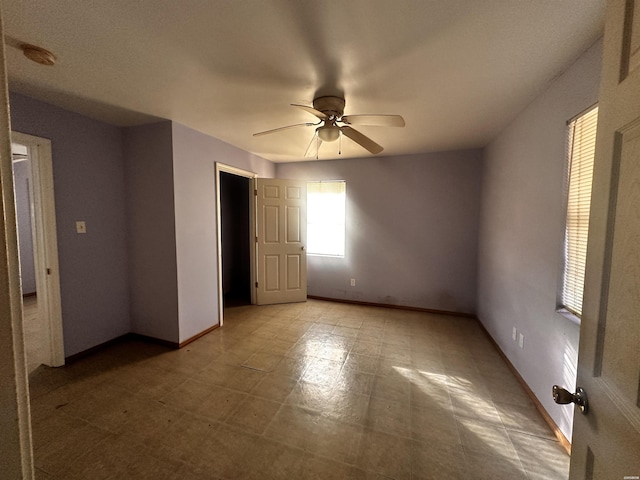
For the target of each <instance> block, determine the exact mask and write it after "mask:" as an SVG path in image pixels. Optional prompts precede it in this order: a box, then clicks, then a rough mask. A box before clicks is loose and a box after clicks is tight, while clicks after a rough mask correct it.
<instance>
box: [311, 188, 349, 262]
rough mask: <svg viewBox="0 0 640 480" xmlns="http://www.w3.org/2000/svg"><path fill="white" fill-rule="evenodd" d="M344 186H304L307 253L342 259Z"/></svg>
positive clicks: (343, 242) (343, 247) (345, 189)
mask: <svg viewBox="0 0 640 480" xmlns="http://www.w3.org/2000/svg"><path fill="white" fill-rule="evenodd" d="M346 191H347V187H346V182H345V181H343V180H340V181H322V182H308V183H307V244H308V245H307V252H308V253H309V254H311V255H331V256H336V257H344V249H345V246H344V244H345V201H346Z"/></svg>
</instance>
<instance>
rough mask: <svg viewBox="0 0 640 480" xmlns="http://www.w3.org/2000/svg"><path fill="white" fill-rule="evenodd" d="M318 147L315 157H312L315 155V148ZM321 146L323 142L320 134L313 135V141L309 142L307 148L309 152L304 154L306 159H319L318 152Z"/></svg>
mask: <svg viewBox="0 0 640 480" xmlns="http://www.w3.org/2000/svg"><path fill="white" fill-rule="evenodd" d="M314 145H315V146H316V149H315V155H311V154H312V153H313V146H314ZM320 145H322V140H320V139H319V138H318V132H316V133H314V134H313V137H311V141H310V142H309V146H308V147H307V151H306V152H304V156H305V157H313V156H315V157H316V158H317V157H318V151H319V150H320Z"/></svg>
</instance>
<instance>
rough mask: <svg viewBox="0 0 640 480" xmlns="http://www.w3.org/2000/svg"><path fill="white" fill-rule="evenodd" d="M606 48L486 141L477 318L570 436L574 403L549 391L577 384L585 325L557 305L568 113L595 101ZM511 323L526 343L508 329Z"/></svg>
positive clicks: (576, 66)
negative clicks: (581, 328) (556, 400)
mask: <svg viewBox="0 0 640 480" xmlns="http://www.w3.org/2000/svg"><path fill="white" fill-rule="evenodd" d="M601 49H602V46H601V43H600V42H598V43H597V44H595V45H594V46H592V47H591V48H590V49H589V50H588V51H587V52H586V53H585V54H584V55H582V56H581V57H580V59H579V60H578V61H577V62H575V63H574V64H573V65H571V66H570V67H569V68H568V69H567V70H566V71H565V73H564V74H563V75H562V76H560V77H559V78H558V79H557V80H556V81H555V82H554V83H553V84H552V85H550V86H549V88H548V89H547V90H546V91H545V92H544V93H543V94H541V95H540V96H539V97H538V98H537V99H536V100H535V101H534V102H533V103H531V104H530V105H529V106H528V107H527V108H526V109H525V110H524V111H523V112H522V113H521V114H520V115H519V116H518V117H517V118H516V119H514V120H513V122H511V124H510V125H509V126H508V127H507V128H506V129H505V130H504V131H503V132H502V133H501V134H500V135H499V136H498V137H497V138H496V139H495V140H494V141H493V142H492V143H491V144H490V145H489V146H488V147H487V148H486V149H485V168H484V178H483V190H482V213H481V227H480V241H479V254H478V258H479V264H478V265H479V266H478V271H479V275H478V286H479V290H478V313H479V317H480V320H481V321H482V323H483V324H484V325H485V327H486V328H487V330H488V331H489V332H490V334H491V335H492V336H493V338H494V339H495V340H496V342H497V343H498V345H499V346H500V348H501V349H502V351H503V352H505V354H506V355H507V356H508V357H509V359H510V361H511V363H513V365H514V366H515V367H516V368H517V369H518V371H519V372H520V374H521V375H522V377H523V378H524V380H525V381H526V382H527V384H528V385H529V386H530V387H531V388H532V390H533V392H534V393H535V394H536V396H537V397H538V399H539V400H540V401H541V402H542V404H543V406H544V407H545V409H546V410H547V411H548V412H549V413H550V414H551V416H552V417H553V419H554V421H555V422H556V423H557V424H558V426H559V427H560V428H561V429H562V431H563V432H564V434H565V435H566V436H567V438H569V439H571V431H572V409H571V408H569V407H567V406H559V405H556V404H555V403H554V402H553V400H552V399H551V393H550V392H551V386H552V385H553V384H560V385H564V386H565V387H567V388H568V389H570V390H572V389H573V388H574V387H575V374H576V362H577V353H578V339H579V326H578V325H577V324H575V323H573V322H571V321H570V320H568V319H566V318H565V317H563V316H561V315H559V314H558V313H556V305H557V303H556V302H557V298H558V293H559V290H560V281H561V267H562V249H563V236H564V217H565V202H566V192H565V190H564V182H565V175H566V150H565V146H566V132H567V130H566V122H567V120H569V119H571V118H572V117H573V116H575V115H577V114H578V113H580V112H581V111H583V110H584V109H586V108H588V107H589V106H591V105H593V104H594V103H595V102H596V101H597V98H598V88H599V81H600V57H601ZM514 326H515V327H516V328H517V329H518V332H521V333H523V334H524V336H525V341H524V348H523V349H521V348H519V347H518V345H517V343H516V342H514V341H513V340H512V338H511V333H512V329H513V327H514ZM572 391H573V390H572Z"/></svg>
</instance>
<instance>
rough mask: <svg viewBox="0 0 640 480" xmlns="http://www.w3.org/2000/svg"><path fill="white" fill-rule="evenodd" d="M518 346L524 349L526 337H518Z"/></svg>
mask: <svg viewBox="0 0 640 480" xmlns="http://www.w3.org/2000/svg"><path fill="white" fill-rule="evenodd" d="M518 346H519V347H520V348H524V335H523V334H520V336H519V337H518Z"/></svg>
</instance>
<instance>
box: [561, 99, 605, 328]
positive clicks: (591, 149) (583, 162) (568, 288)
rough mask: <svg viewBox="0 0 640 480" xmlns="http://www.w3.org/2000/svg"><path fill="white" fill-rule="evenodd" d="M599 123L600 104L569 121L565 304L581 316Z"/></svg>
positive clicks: (563, 300) (563, 291)
mask: <svg viewBox="0 0 640 480" xmlns="http://www.w3.org/2000/svg"><path fill="white" fill-rule="evenodd" d="M597 125H598V107H594V108H593V109H591V110H589V111H588V112H586V113H584V114H582V115H580V116H579V117H577V118H576V119H575V120H573V121H571V122H570V123H569V139H568V141H569V162H568V167H569V174H568V179H569V196H568V200H567V222H566V228H565V241H564V271H563V283H562V306H563V307H564V308H566V309H567V310H569V311H570V312H571V313H573V314H575V315H577V316H578V317H580V316H581V315H582V294H583V290H584V272H585V264H586V260H587V238H588V236H589V210H590V207H591V182H592V179H593V160H594V156H595V148H596V130H597Z"/></svg>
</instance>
